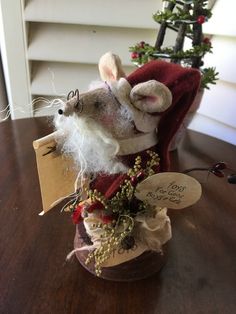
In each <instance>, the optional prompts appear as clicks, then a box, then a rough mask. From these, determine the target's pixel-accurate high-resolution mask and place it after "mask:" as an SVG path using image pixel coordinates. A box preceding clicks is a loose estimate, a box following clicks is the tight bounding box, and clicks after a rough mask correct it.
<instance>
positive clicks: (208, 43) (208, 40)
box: [202, 37, 211, 46]
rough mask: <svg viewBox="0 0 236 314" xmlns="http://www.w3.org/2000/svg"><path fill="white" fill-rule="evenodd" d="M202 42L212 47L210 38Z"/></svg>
mask: <svg viewBox="0 0 236 314" xmlns="http://www.w3.org/2000/svg"><path fill="white" fill-rule="evenodd" d="M202 42H203V43H204V44H206V45H209V46H211V41H210V38H208V37H205V38H204V39H203V41H202Z"/></svg>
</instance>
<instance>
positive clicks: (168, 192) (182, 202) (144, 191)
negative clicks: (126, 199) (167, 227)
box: [135, 172, 202, 209]
mask: <svg viewBox="0 0 236 314" xmlns="http://www.w3.org/2000/svg"><path fill="white" fill-rule="evenodd" d="M201 193H202V188H201V184H200V183H199V182H198V181H197V180H196V179H194V178H192V177H190V176H188V175H186V174H182V173H178V172H163V173H158V174H155V175H153V176H151V177H149V178H147V179H145V180H144V181H142V182H141V183H139V184H138V185H137V188H136V192H135V196H136V197H137V198H138V199H140V200H141V201H147V202H148V203H149V204H151V205H158V206H160V207H168V208H172V209H181V208H185V207H188V206H191V205H193V204H194V203H196V202H197V201H198V200H199V198H200V197H201Z"/></svg>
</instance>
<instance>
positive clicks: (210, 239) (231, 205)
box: [0, 118, 236, 314]
mask: <svg viewBox="0 0 236 314" xmlns="http://www.w3.org/2000/svg"><path fill="white" fill-rule="evenodd" d="M50 130H51V127H50V122H49V121H48V120H47V119H46V118H40V119H23V120H18V121H7V122H3V123H1V124H0V162H1V163H0V165H1V170H0V313H1V314H22V313H27V314H28V313H29V314H33V313H37V314H60V313H65V314H69V313H79V314H87V313H88V314H89V313H98V314H100V313H105V314H107V313H109V314H110V313H113V314H140V313H145V314H155V313H158V314H159V313H160V314H172V313H173V314H178V313H187V314H194V313H204V314H205V313H217V314H218V313H219V314H224V313H230V314H232V313H236V200H235V196H236V185H230V184H228V183H227V181H226V179H225V178H223V179H220V178H217V177H215V176H213V175H211V176H210V177H209V178H208V180H207V174H206V173H194V174H193V175H194V177H195V178H197V179H198V180H199V181H200V182H201V183H202V187H203V195H202V198H201V200H200V201H199V202H198V203H197V204H195V205H194V206H191V207H189V208H187V209H184V210H182V211H179V212H174V211H170V212H169V214H170V217H171V221H172V227H173V238H172V240H171V241H170V242H169V256H168V261H167V264H166V265H165V267H164V268H163V269H162V271H161V272H160V273H159V274H157V275H155V276H153V277H151V278H148V279H145V280H141V281H137V282H131V283H119V282H109V281H105V280H103V279H98V278H95V277H93V276H92V275H91V274H90V273H88V272H87V271H85V270H84V269H83V268H82V267H81V266H80V264H79V263H78V261H77V260H76V259H75V258H73V259H72V260H71V261H70V262H67V263H65V257H66V254H67V253H68V252H70V250H71V249H72V248H73V238H74V232H75V227H74V226H73V224H72V222H71V218H70V215H69V214H67V213H62V214H61V213H60V206H58V207H56V208H55V209H54V210H52V211H51V212H49V213H48V214H46V215H44V216H43V217H40V216H38V213H39V212H40V211H41V198H40V191H39V184H38V178H37V170H36V162H35V156H34V151H33V148H32V140H34V139H37V138H39V137H41V136H43V135H46V134H48V133H49V131H50ZM171 158H172V160H173V166H172V167H173V169H175V170H183V169H186V168H191V167H194V166H209V165H212V163H214V162H215V161H219V160H224V161H226V162H227V163H228V165H229V166H230V167H231V168H233V169H236V147H235V146H232V145H230V144H227V143H224V142H221V141H219V140H216V139H213V138H211V137H208V136H205V135H202V134H198V133H195V132H193V131H188V132H187V134H186V136H185V138H184V140H183V141H182V143H181V145H180V147H179V149H178V151H177V152H174V153H172V154H171Z"/></svg>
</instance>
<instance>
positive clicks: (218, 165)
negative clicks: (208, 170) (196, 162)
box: [212, 161, 227, 170]
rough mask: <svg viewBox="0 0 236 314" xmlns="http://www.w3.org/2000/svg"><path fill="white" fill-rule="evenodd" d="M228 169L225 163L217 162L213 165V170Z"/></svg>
mask: <svg viewBox="0 0 236 314" xmlns="http://www.w3.org/2000/svg"><path fill="white" fill-rule="evenodd" d="M226 168H227V165H226V163H225V162H223V161H220V162H217V163H216V164H214V165H213V167H212V169H213V170H224V169H226Z"/></svg>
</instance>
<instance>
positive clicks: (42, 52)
mask: <svg viewBox="0 0 236 314" xmlns="http://www.w3.org/2000/svg"><path fill="white" fill-rule="evenodd" d="M155 37H156V30H144V29H138V30H137V29H127V28H108V27H100V26H84V25H68V24H48V23H31V36H30V40H29V47H28V58H29V59H30V60H46V61H60V62H80V63H97V62H98V60H99V58H100V57H101V55H103V54H104V53H105V52H107V51H110V50H112V51H113V52H114V53H117V54H118V55H120V57H121V59H122V61H123V64H125V65H131V61H130V54H129V46H131V45H132V44H134V43H136V42H139V41H140V40H141V39H143V40H145V41H147V42H151V43H153V42H154V40H155Z"/></svg>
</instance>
